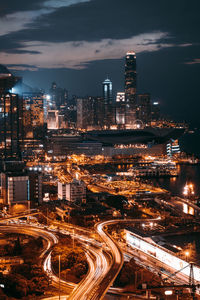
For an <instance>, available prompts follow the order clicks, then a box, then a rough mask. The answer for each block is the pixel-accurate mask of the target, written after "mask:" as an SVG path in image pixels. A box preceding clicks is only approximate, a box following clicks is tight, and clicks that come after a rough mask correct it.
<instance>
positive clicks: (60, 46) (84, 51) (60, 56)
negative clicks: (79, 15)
mask: <svg viewBox="0 0 200 300" xmlns="http://www.w3.org/2000/svg"><path fill="white" fill-rule="evenodd" d="M167 38H168V33H165V32H152V33H146V34H140V35H137V36H134V37H131V38H128V39H119V40H117V39H102V40H100V41H96V42H95V41H94V42H88V41H79V42H76V43H75V42H65V43H49V42H43V43H41V42H24V43H23V46H22V48H21V50H22V51H31V52H32V53H24V54H20V53H15V54H12V55H11V56H9V55H8V54H7V53H5V52H4V53H0V61H4V63H5V64H15V65H17V64H27V65H35V67H37V68H72V69H83V68H86V66H87V64H88V63H90V62H92V61H97V60H104V59H119V58H122V57H124V55H125V53H126V52H127V51H128V50H134V51H135V52H136V53H137V54H138V53H141V52H146V51H148V52H151V51H158V50H160V49H162V48H166V47H172V46H173V45H172V44H167V43H166V44H165V43H160V41H161V40H165V39H167ZM34 51H37V52H39V53H38V54H36V55H34V54H33V53H34Z"/></svg>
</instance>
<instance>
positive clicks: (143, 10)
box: [0, 0, 200, 122]
mask: <svg viewBox="0 0 200 300" xmlns="http://www.w3.org/2000/svg"><path fill="white" fill-rule="evenodd" d="M199 12H200V1H199V0H190V1H189V0H180V1H179V0H55V1H54V0H18V1H16V0H6V1H3V0H1V1H0V64H4V65H6V66H7V67H8V68H9V69H10V70H11V71H12V72H13V73H14V74H16V75H21V76H23V80H24V83H26V84H29V85H31V86H33V87H40V88H45V89H46V91H47V90H48V89H49V88H50V85H51V82H52V81H56V82H57V84H58V85H59V86H61V87H66V88H67V89H68V90H69V93H70V95H72V94H76V95H79V96H84V95H101V83H102V81H103V80H104V79H105V78H106V77H107V76H108V77H109V78H110V79H111V80H112V81H113V88H114V91H115V92H117V91H123V87H124V56H125V54H126V52H127V51H128V50H134V51H135V52H136V55H137V72H138V92H141V93H142V92H150V93H151V95H152V99H153V100H159V101H160V103H161V109H162V112H163V113H164V114H165V115H167V116H171V117H174V118H176V119H180V120H182V119H185V120H187V121H189V122H191V121H193V122H198V121H199V119H200V117H199V115H200V97H199V94H200V93H199V86H200V79H199V71H200V41H199V39H200V38H199V37H200V17H199V15H200V14H199Z"/></svg>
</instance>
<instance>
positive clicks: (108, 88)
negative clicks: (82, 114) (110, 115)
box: [102, 78, 112, 104]
mask: <svg viewBox="0 0 200 300" xmlns="http://www.w3.org/2000/svg"><path fill="white" fill-rule="evenodd" d="M102 85H103V98H104V101H105V104H111V103H112V82H111V81H110V79H108V78H107V79H106V80H104V82H103V83H102Z"/></svg>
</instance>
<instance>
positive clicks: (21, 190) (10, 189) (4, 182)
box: [1, 162, 30, 206]
mask: <svg viewBox="0 0 200 300" xmlns="http://www.w3.org/2000/svg"><path fill="white" fill-rule="evenodd" d="M1 189H2V198H3V203H4V204H5V205H9V206H12V205H15V204H25V205H28V201H29V200H30V194H29V177H28V174H27V173H26V172H25V169H24V165H23V163H22V162H6V163H5V164H4V170H3V172H2V173H1Z"/></svg>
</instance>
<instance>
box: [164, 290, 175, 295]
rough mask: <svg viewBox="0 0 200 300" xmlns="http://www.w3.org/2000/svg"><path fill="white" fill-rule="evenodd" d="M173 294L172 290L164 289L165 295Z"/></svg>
mask: <svg viewBox="0 0 200 300" xmlns="http://www.w3.org/2000/svg"><path fill="white" fill-rule="evenodd" d="M172 294H173V291H172V290H166V291H165V295H166V296H171V295H172Z"/></svg>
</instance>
